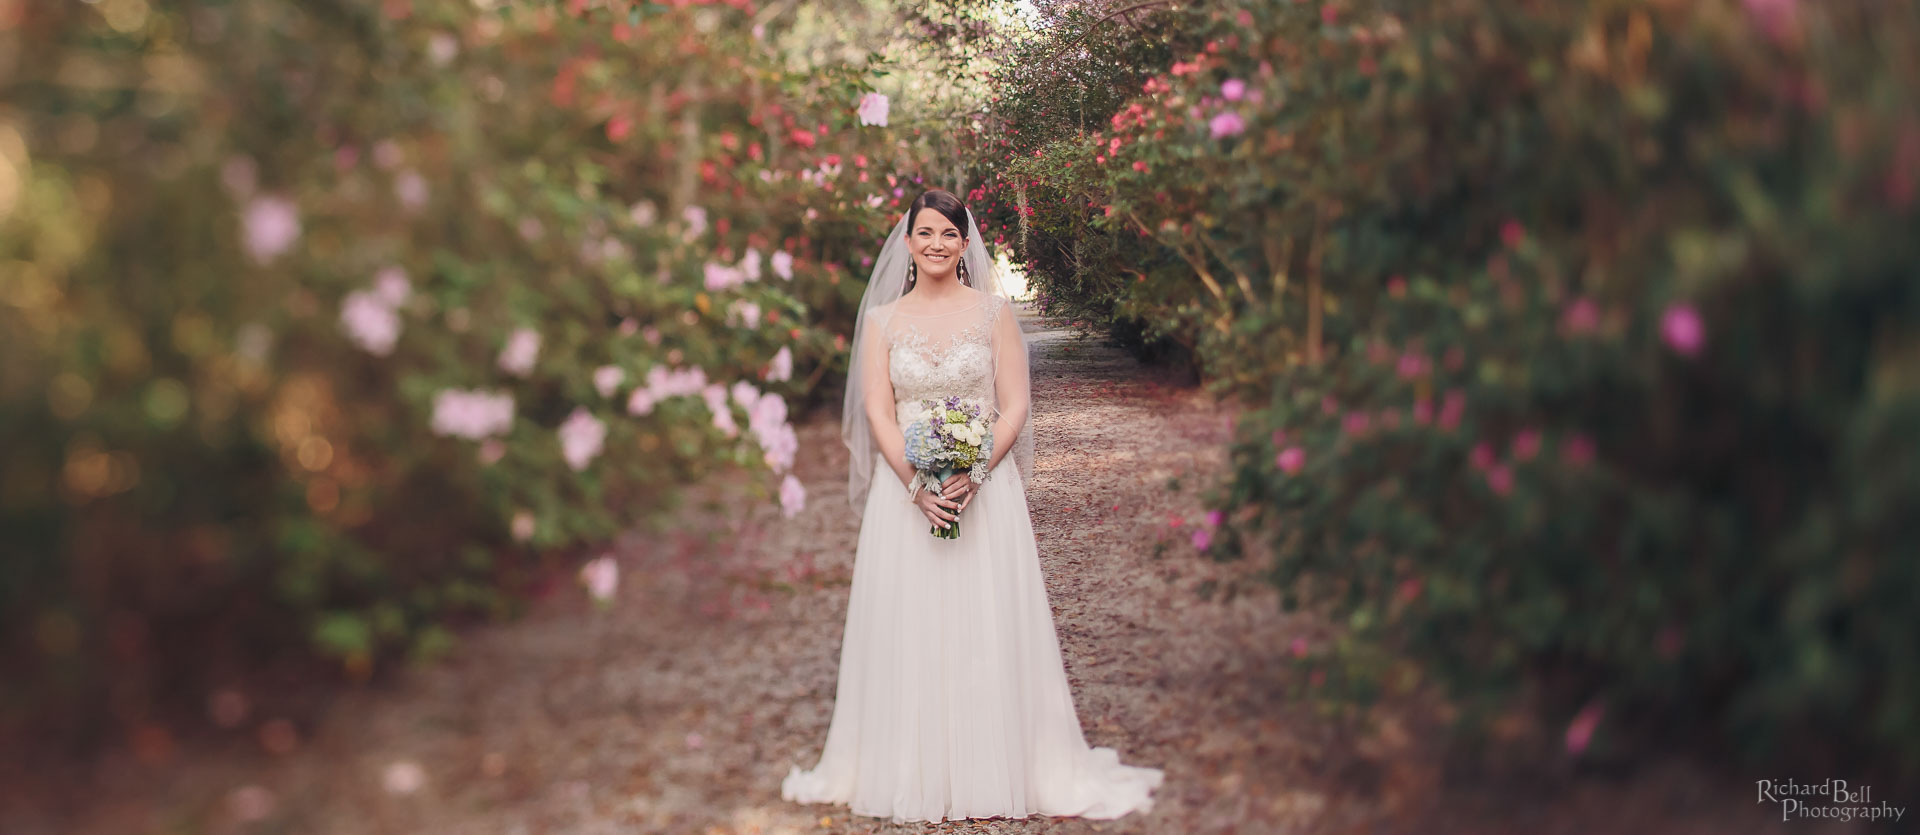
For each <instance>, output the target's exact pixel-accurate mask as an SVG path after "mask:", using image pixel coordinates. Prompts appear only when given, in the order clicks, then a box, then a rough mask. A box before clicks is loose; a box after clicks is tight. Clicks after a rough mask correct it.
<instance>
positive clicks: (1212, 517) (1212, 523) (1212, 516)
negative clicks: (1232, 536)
mask: <svg viewBox="0 0 1920 835" xmlns="http://www.w3.org/2000/svg"><path fill="white" fill-rule="evenodd" d="M1220 518H1221V515H1220V511H1218V510H1209V511H1207V526H1208V527H1212V528H1217V527H1220Z"/></svg>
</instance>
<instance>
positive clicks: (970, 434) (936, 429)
mask: <svg viewBox="0 0 1920 835" xmlns="http://www.w3.org/2000/svg"><path fill="white" fill-rule="evenodd" d="M920 406H921V409H920V414H919V415H918V416H916V417H915V418H914V419H913V421H912V422H911V423H909V424H907V428H906V429H904V430H902V433H901V434H903V435H905V436H906V440H907V463H908V464H911V465H913V469H914V471H915V472H914V476H913V490H914V493H918V492H919V490H920V488H921V487H925V488H927V489H928V490H932V491H934V492H935V493H938V492H939V491H940V486H941V485H942V484H943V483H945V482H946V480H947V479H949V478H952V477H953V474H954V473H957V472H960V471H962V470H965V471H967V473H968V477H969V478H972V479H973V481H974V483H976V484H977V483H979V482H983V481H986V480H987V462H988V461H991V460H992V459H993V433H992V432H990V431H988V429H987V420H986V418H985V417H983V416H981V414H980V407H979V406H976V405H973V404H971V403H961V402H960V398H958V397H949V398H947V399H946V400H944V401H942V400H931V399H929V400H922V401H920ZM956 515H957V514H956ZM930 531H931V533H932V534H933V535H934V536H936V537H938V538H940V539H959V538H960V520H959V519H958V518H955V519H954V520H953V523H952V524H951V525H950V526H948V527H947V528H945V529H942V528H941V527H940V526H939V525H934V526H932V528H931V529H930Z"/></svg>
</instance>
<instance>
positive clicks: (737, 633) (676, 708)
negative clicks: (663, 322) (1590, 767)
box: [8, 315, 1837, 835]
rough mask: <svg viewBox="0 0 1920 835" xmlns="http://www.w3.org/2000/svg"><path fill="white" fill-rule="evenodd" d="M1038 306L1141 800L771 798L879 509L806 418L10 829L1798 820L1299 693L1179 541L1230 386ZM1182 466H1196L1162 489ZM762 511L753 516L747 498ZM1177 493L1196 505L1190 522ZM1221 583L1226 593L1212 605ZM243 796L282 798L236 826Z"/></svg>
mask: <svg viewBox="0 0 1920 835" xmlns="http://www.w3.org/2000/svg"><path fill="white" fill-rule="evenodd" d="M1023 323H1024V326H1025V327H1026V328H1027V329H1028V330H1029V332H1030V333H1031V338H1032V344H1033V351H1034V384H1035V388H1036V394H1037V406H1038V408H1037V410H1036V412H1035V414H1034V418H1033V419H1034V421H1035V437H1036V450H1037V456H1036V468H1035V469H1036V472H1035V478H1034V482H1033V484H1032V485H1031V486H1030V488H1029V490H1030V492H1029V502H1030V504H1031V506H1032V509H1033V515H1034V521H1035V527H1036V530H1037V532H1038V537H1039V544H1040V554H1041V562H1042V567H1043V570H1044V572H1045V575H1046V578H1047V585H1048V592H1049V597H1050V600H1051V602H1052V604H1053V608H1054V613H1055V620H1056V626H1057V628H1058V630H1059V636H1060V641H1061V647H1062V650H1063V651H1064V653H1065V659H1066V664H1067V669H1068V674H1069V680H1070V682H1071V684H1072V686H1073V694H1074V701H1075V704H1076V706H1077V707H1078V710H1079V715H1080V718H1081V723H1082V725H1083V726H1084V728H1085V730H1086V735H1087V737H1088V741H1089V742H1090V743H1092V744H1094V745H1105V746H1111V747H1114V748H1117V749H1118V750H1119V751H1120V753H1121V757H1122V758H1123V760H1124V761H1126V762H1128V763H1132V764H1139V765H1149V766H1154V767H1159V768H1163V769H1165V770H1166V773H1167V779H1166V783H1165V785H1164V786H1163V787H1162V788H1161V790H1160V791H1159V792H1158V794H1157V795H1156V798H1157V804H1156V806H1155V808H1154V809H1153V810H1152V811H1151V812H1149V813H1146V814H1138V815H1133V816H1129V817H1127V818H1123V819H1120V820H1117V821H1107V822H1093V821H1081V820H1057V819H1044V818H1034V819H1028V820H1019V821H998V820H996V821H969V822H960V823H947V824H938V825H929V824H908V825H893V824H889V823H886V822H884V821H877V820H873V819H867V818H856V817H849V816H848V815H847V814H846V812H845V810H844V809H843V808H838V807H819V806H812V807H808V806H799V805H795V804H791V803H787V802H785V801H783V800H781V798H780V794H779V787H780V780H781V778H782V777H783V776H784V775H785V774H786V772H787V769H788V767H789V766H791V765H795V764H799V765H802V766H811V765H812V764H813V760H814V758H815V757H817V756H818V753H819V746H820V744H821V743H822V742H823V741H824V739H825V734H826V726H827V720H828V717H829V715H830V712H831V709H832V700H833V694H834V682H835V672H836V669H837V663H838V653H839V646H840V637H841V632H842V628H843V624H844V619H845V615H846V604H847V592H848V583H849V581H850V578H851V576H852V568H853V565H852V561H853V548H854V542H855V536H856V534H857V532H858V522H859V520H858V519H857V517H856V516H855V514H854V512H853V510H852V509H851V508H850V507H848V505H847V502H846V485H845V474H846V461H845V456H846V451H845V449H844V448H843V447H842V446H841V444H840V443H839V438H838V424H837V423H836V422H834V420H833V419H832V416H831V415H815V416H812V417H811V418H809V419H808V420H806V421H804V422H802V425H801V426H800V427H799V433H800V437H801V442H802V446H801V453H800V456H799V460H798V462H797V463H796V472H797V474H798V476H799V477H800V478H801V479H802V480H803V482H804V483H805V485H806V488H807V491H808V495H809V502H808V508H807V510H806V512H804V513H802V514H801V515H800V516H799V517H797V518H795V519H793V520H782V519H780V518H779V515H778V512H777V508H776V507H775V506H774V503H773V502H771V501H770V500H769V499H768V498H766V497H764V496H761V497H751V496H748V497H744V498H730V497H733V496H739V495H740V485H738V484H731V485H730V484H718V485H710V486H708V487H705V488H703V489H702V490H701V493H702V494H703V501H704V503H703V502H696V503H695V505H694V506H693V507H690V508H689V509H688V511H687V512H685V513H682V514H678V516H677V518H678V520H679V521H680V523H681V526H680V527H679V528H678V529H677V530H672V531H660V532H636V533H635V534H633V535H631V536H629V537H628V538H626V540H625V541H623V542H622V543H621V544H620V545H619V546H618V547H617V548H616V550H615V552H616V553H617V555H618V558H619V562H620V567H621V570H622V583H621V586H620V589H619V593H618V595H617V597H616V600H615V602H614V604H613V605H612V606H611V607H608V608H606V609H604V610H595V609H594V608H593V607H590V606H588V605H587V604H586V601H585V599H584V595H583V593H582V592H581V591H580V590H579V589H577V588H561V589H559V590H558V591H557V592H556V593H554V594H553V595H551V596H549V597H548V598H547V599H544V600H541V601H538V602H537V603H536V605H535V606H534V607H533V611H532V612H531V613H530V614H529V615H528V616H527V617H526V618H525V619H523V620H521V621H518V622H516V623H513V624H510V625H505V626H501V627H495V628H490V629H484V630H480V631H479V632H477V633H476V634H473V635H471V636H469V637H468V638H467V640H466V641H465V642H464V643H463V644H462V646H461V648H460V649H459V650H458V651H457V652H456V653H455V655H454V657H453V658H452V659H451V660H450V661H448V662H445V663H442V664H439V665H436V666H432V667H430V668H425V669H420V670H414V671H409V672H407V673H405V674H402V675H400V676H398V677H396V680H394V681H392V682H389V683H387V684H385V685H383V686H381V687H379V688H377V689H367V690H362V691H359V692H354V693H350V694H348V695H347V696H345V697H344V698H342V699H340V700H338V701H337V702H336V703H335V704H334V706H332V707H331V708H330V709H329V710H328V711H327V714H326V716H325V717H324V719H322V720H321V721H320V722H318V723H317V724H316V725H315V726H314V727H311V728H308V729H305V730H304V732H303V733H302V737H303V740H302V742H301V744H300V745H299V747H298V748H297V749H296V750H295V751H293V752H292V753H290V754H284V755H280V756H273V755H269V754H267V753H264V752H263V751H262V750H261V749H260V747H259V746H258V745H256V744H253V743H252V742H251V739H252V737H251V736H248V735H241V734H236V736H235V738H234V739H232V740H229V741H227V743H226V744H223V745H222V746H220V747H219V748H217V749H216V750H211V751H198V752H196V753H195V754H194V755H192V756H185V757H182V758H181V761H180V764H178V765H176V766H174V767H170V768H167V769H165V770H164V773H154V772H153V771H151V770H146V769H142V768H140V767H138V766H133V765H128V764H125V763H115V762H112V761H109V762H108V763H106V764H105V765H103V766H102V768H101V769H99V778H98V779H99V788H98V789H97V790H93V791H91V793H90V795H89V796H90V797H91V798H94V799H96V802H93V803H91V804H90V808H89V810H88V812H87V814H86V815H85V816H84V819H83V820H80V821H74V822H67V823H66V824H64V825H61V824H56V822H55V821H54V820H53V819H51V818H50V817H46V816H40V817H33V816H28V817H26V818H24V819H23V820H24V823H23V822H22V821H16V824H19V825H21V826H22V827H23V828H20V829H17V830H14V829H9V830H8V832H9V833H11V832H13V831H19V832H22V833H34V834H35V835H37V834H38V833H40V832H62V831H66V832H86V833H112V834H113V835H127V833H140V832H169V833H194V832H270V833H341V835H384V834H385V833H448V834H449V835H451V833H512V834H513V835H518V834H519V833H529V834H531V833H640V832H647V833H651V832H661V833H753V832H758V833H769V834H771V833H798V832H821V833H877V832H964V833H1037V832H1048V833H1084V832H1116V833H1117V832H1125V833H1229V832H1234V833H1279V832H1302V833H1309V832H1310V833H1334V832H1421V833H1432V832H1456V831H1457V832H1514V833H1520V832H1526V833H1529V835H1536V834H1537V833H1553V832H1567V833H1603V832H1606V833H1610V832H1618V831H1629V830H1632V831H1641V830H1644V831H1648V832H1754V831H1770V830H1768V829H1766V827H1768V826H1773V827H1778V826H1779V824H1778V823H1777V818H1776V819H1775V822H1774V823H1772V824H1769V823H1768V819H1767V818H1766V816H1765V815H1763V814H1758V813H1756V812H1755V811H1754V807H1752V806H1751V805H1750V804H1747V803H1744V802H1743V801H1746V800H1747V798H1746V796H1745V795H1744V794H1743V793H1741V792H1744V791H1746V789H1742V788H1741V787H1740V784H1737V783H1728V782H1725V781H1720V782H1715V781H1711V780H1707V779H1706V778H1701V777H1698V776H1696V774H1695V773H1694V772H1693V771H1691V770H1688V769H1684V768H1681V769H1678V770H1677V771H1672V772H1662V773H1659V774H1652V775H1646V776H1642V777H1639V778H1635V779H1633V780H1630V781H1628V782H1623V783H1613V784H1598V785H1596V784H1594V783H1593V781H1591V780H1570V779H1558V778H1552V777H1548V778H1543V779H1542V780H1539V781H1536V782H1535V783H1534V784H1530V785H1528V786H1526V787H1525V788H1524V789H1523V790H1516V789H1515V788H1514V787H1513V786H1511V785H1505V786H1483V785H1476V786H1466V787H1461V788H1457V789H1456V788H1450V787H1443V786H1440V785H1439V782H1438V778H1437V774H1438V773H1439V770H1438V767H1437V765H1435V762H1436V761H1437V757H1436V755H1434V754H1433V753H1432V752H1431V751H1430V750H1429V748H1430V746H1428V745H1426V744H1425V743H1424V742H1423V741H1422V734H1421V733H1419V732H1415V733H1413V734H1412V735H1411V736H1412V738H1408V737H1409V734H1407V733H1388V734H1385V735H1381V734H1374V735H1370V736H1367V737H1365V738H1361V739H1348V738H1345V737H1344V735H1343V734H1342V733H1341V732H1339V731H1337V730H1335V727H1336V726H1335V724H1334V723H1331V722H1329V721H1326V720H1324V719H1322V718H1319V717H1318V716H1316V715H1315V713H1314V711H1312V710H1311V709H1310V707H1309V706H1308V705H1309V703H1308V702H1306V701H1304V700H1302V699H1299V698H1296V697H1295V696H1296V694H1298V693H1300V692H1302V691H1303V689H1304V688H1305V686H1306V683H1305V682H1304V681H1302V680H1301V676H1300V675H1299V674H1298V673H1296V672H1295V671H1294V670H1293V668H1292V667H1290V666H1289V664H1288V663H1287V661H1288V658H1287V648H1288V645H1289V643H1290V642H1291V640H1292V638H1293V637H1295V636H1303V637H1306V638H1307V639H1308V640H1309V641H1319V640H1324V639H1325V637H1326V634H1325V631H1324V630H1323V629H1321V628H1318V627H1316V626H1315V625H1314V624H1313V623H1311V622H1310V621H1308V620H1307V619H1304V618H1291V617H1289V616H1287V615H1283V614H1282V613H1280V611H1279V606H1278V605H1277V602H1276V600H1275V594H1274V592H1273V591H1272V590H1271V589H1270V588H1269V587H1266V586H1264V585H1262V584H1260V583H1259V582H1257V580H1254V579H1251V575H1252V573H1254V572H1257V570H1258V566H1253V565H1245V564H1228V565H1221V564H1216V563H1214V562H1213V561H1211V560H1209V559H1208V558H1207V557H1206V556H1205V555H1203V554H1201V553H1199V552H1197V551H1196V550H1195V548H1194V546H1193V544H1192V543H1191V542H1190V541H1189V535H1190V532H1191V531H1192V529H1193V522H1194V521H1198V520H1199V517H1200V514H1199V512H1198V511H1197V501H1196V498H1195V496H1194V487H1195V486H1197V485H1199V484H1201V483H1202V480H1203V479H1204V478H1206V477H1207V476H1209V475H1211V474H1214V473H1216V472H1218V470H1219V468H1220V467H1221V466H1222V461H1223V454H1222V449H1223V444H1224V443H1225V441H1226V440H1227V438H1228V427H1227V423H1226V420H1227V417H1226V415H1225V414H1224V413H1223V411H1222V410H1221V409H1220V408H1219V407H1218V406H1217V405H1216V404H1214V403H1213V402H1212V401H1211V400H1210V399H1209V398H1208V397H1207V396H1206V395H1204V394H1202V393H1200V392H1198V391H1196V390H1193V389H1190V388H1184V387H1180V386H1177V385H1172V384H1170V383H1169V381H1167V380H1165V379H1161V378H1157V377H1156V376H1155V375H1154V374H1152V373H1150V372H1149V371H1147V370H1145V369H1142V368H1141V367H1139V366H1138V365H1137V364H1135V363H1134V362H1132V361H1131V360H1129V359H1127V358H1126V357H1125V356H1124V355H1122V354H1121V353H1119V352H1118V351H1116V350H1114V349H1111V348H1108V347H1105V346H1102V345H1100V344H1099V343H1097V342H1093V341H1086V340H1080V339H1077V338H1076V337H1074V336H1073V335H1071V334H1070V333H1069V332H1068V331H1065V330H1062V329H1057V328H1051V327H1047V326H1044V325H1042V324H1041V323H1040V322H1038V321H1036V320H1034V319H1033V318H1032V317H1031V315H1023ZM1172 479H1178V480H1179V483H1180V487H1181V488H1182V489H1178V490H1174V489H1169V482H1170V480H1172ZM742 506H744V507H747V508H748V509H749V512H746V513H742V512H739V511H737V510H734V509H733V508H738V507H742ZM1174 516H1184V517H1185V520H1187V521H1185V523H1184V524H1182V525H1180V526H1178V527H1176V526H1174V525H1172V524H1171V521H1172V520H1171V517H1174ZM1203 584H1204V585H1207V586H1208V587H1211V588H1215V589H1224V588H1226V587H1228V586H1229V585H1231V586H1233V587H1234V588H1235V591H1236V594H1234V595H1231V596H1229V595H1226V594H1224V593H1215V594H1212V595H1209V596H1207V597H1206V598H1203V597H1202V595H1200V594H1199V593H1198V589H1200V588H1201V587H1202V585H1203ZM396 764H397V765H396ZM416 766H417V771H415V770H414V767H416ZM416 776H417V777H418V778H419V779H418V780H417V781H414V780H412V779H411V778H414V777H416ZM414 782H417V787H413V790H412V791H409V792H395V791H393V789H407V788H410V784H411V783H414ZM389 783H390V784H391V785H388V784H389ZM243 787H253V788H251V789H247V790H244V791H242V790H241V789H242V788H243ZM1516 791H1522V792H1523V793H1524V796H1523V797H1516ZM249 809H251V810H252V811H253V812H255V813H261V814H263V815H264V817H263V818H262V819H261V820H259V821H258V822H256V823H246V824H243V823H241V822H239V821H238V820H237V819H236V815H238V814H242V813H244V812H246V811H247V810H249ZM1676 815H1683V816H1684V817H1681V818H1677V819H1676V818H1674V817H1673V816H1676ZM1795 831H1822V830H1820V829H1819V828H1817V827H1809V826H1806V825H1805V822H1801V825H1797V826H1796V827H1795ZM1836 831H1837V830H1836Z"/></svg>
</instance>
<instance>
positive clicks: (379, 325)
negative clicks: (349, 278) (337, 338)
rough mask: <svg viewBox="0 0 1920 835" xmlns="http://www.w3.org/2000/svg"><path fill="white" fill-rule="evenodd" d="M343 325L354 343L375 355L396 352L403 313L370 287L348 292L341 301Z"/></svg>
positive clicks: (341, 323) (341, 322)
mask: <svg viewBox="0 0 1920 835" xmlns="http://www.w3.org/2000/svg"><path fill="white" fill-rule="evenodd" d="M340 325H341V327H342V328H343V329H344V330H345V331H346V332H347V337H348V338H349V339H351V340H352V341H353V344H355V345H358V346H359V347H360V349H361V350H363V351H366V352H367V353H370V354H373V355H375V356H381V357H384V356H387V355H388V354H391V353H393V345H394V343H395V342H396V341H397V340H399V338H400V314H398V313H396V312H394V310H393V308H392V307H391V306H389V305H388V304H387V303H386V302H385V301H384V300H382V299H381V298H380V296H379V295H378V294H377V293H376V292H374V291H370V290H356V291H354V292H352V293H348V294H347V297H346V299H345V300H343V301H342V302H341V304H340Z"/></svg>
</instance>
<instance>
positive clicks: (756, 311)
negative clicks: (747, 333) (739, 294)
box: [727, 299, 760, 328]
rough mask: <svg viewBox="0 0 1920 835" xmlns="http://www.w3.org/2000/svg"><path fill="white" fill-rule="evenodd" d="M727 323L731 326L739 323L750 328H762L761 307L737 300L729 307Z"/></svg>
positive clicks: (743, 300) (744, 300)
mask: <svg viewBox="0 0 1920 835" xmlns="http://www.w3.org/2000/svg"><path fill="white" fill-rule="evenodd" d="M727 321H728V323H729V324H732V323H735V322H738V323H739V324H742V325H745V326H747V327H749V328H758V327H760V305H758V304H755V303H753V302H750V301H747V300H746V299H736V300H735V301H734V303H733V304H732V305H729V306H728V307H727Z"/></svg>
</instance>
